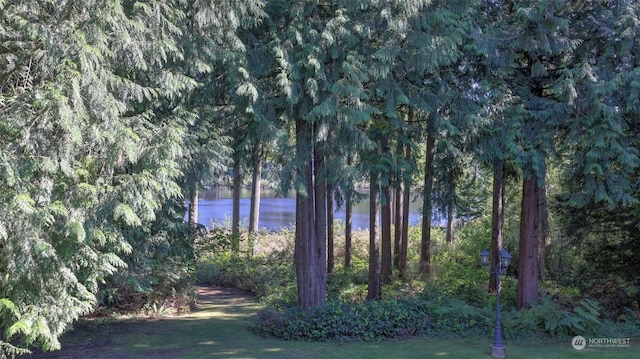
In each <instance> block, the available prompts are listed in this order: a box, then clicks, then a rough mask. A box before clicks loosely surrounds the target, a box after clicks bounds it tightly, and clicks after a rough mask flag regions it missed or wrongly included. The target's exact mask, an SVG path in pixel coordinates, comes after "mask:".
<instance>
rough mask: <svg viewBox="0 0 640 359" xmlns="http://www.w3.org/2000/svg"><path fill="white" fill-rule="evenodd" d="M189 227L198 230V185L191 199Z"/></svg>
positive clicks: (195, 186)
mask: <svg viewBox="0 0 640 359" xmlns="http://www.w3.org/2000/svg"><path fill="white" fill-rule="evenodd" d="M188 220H189V225H190V226H191V228H196V226H197V224H198V185H197V184H195V185H194V188H193V191H192V193H191V198H190V199H189V219H188Z"/></svg>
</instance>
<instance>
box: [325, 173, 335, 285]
mask: <svg viewBox="0 0 640 359" xmlns="http://www.w3.org/2000/svg"><path fill="white" fill-rule="evenodd" d="M333 237H334V234H333V185H332V184H330V183H327V273H333V270H334V268H335V256H334V250H335V248H334V247H335V246H334V238H333Z"/></svg>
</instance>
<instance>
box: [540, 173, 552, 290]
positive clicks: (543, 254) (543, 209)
mask: <svg viewBox="0 0 640 359" xmlns="http://www.w3.org/2000/svg"><path fill="white" fill-rule="evenodd" d="M538 194H539V198H538V203H539V206H540V240H539V243H540V248H539V249H538V257H539V266H540V268H539V271H540V280H541V281H543V282H544V281H545V280H546V275H547V272H548V270H549V246H550V245H551V228H550V225H549V210H548V207H547V186H546V185H545V186H542V187H540V191H539V193H538Z"/></svg>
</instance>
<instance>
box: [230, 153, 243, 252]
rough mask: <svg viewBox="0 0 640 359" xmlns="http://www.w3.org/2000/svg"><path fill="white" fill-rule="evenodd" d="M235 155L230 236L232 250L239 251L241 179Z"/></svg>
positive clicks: (237, 159) (238, 162) (238, 163)
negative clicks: (231, 238)
mask: <svg viewBox="0 0 640 359" xmlns="http://www.w3.org/2000/svg"><path fill="white" fill-rule="evenodd" d="M238 157H239V156H238V155H237V154H235V155H234V161H233V174H232V176H233V178H232V182H233V189H232V195H231V196H232V197H233V198H232V209H231V212H232V214H231V236H232V237H233V250H234V251H235V252H238V251H239V250H240V190H241V188H240V186H241V185H242V178H241V177H240V159H239V158H238Z"/></svg>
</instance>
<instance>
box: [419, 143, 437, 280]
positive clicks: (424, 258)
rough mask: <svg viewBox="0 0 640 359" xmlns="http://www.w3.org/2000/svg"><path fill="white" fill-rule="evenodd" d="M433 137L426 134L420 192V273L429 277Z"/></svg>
mask: <svg viewBox="0 0 640 359" xmlns="http://www.w3.org/2000/svg"><path fill="white" fill-rule="evenodd" d="M435 142H436V139H435V137H434V136H433V135H432V134H431V133H429V134H428V135H427V150H426V154H425V163H424V192H423V193H422V198H423V205H422V238H421V241H420V274H421V275H423V276H425V277H429V276H430V275H431V214H432V212H433V201H432V198H431V192H432V190H433V158H434V156H435Z"/></svg>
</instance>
